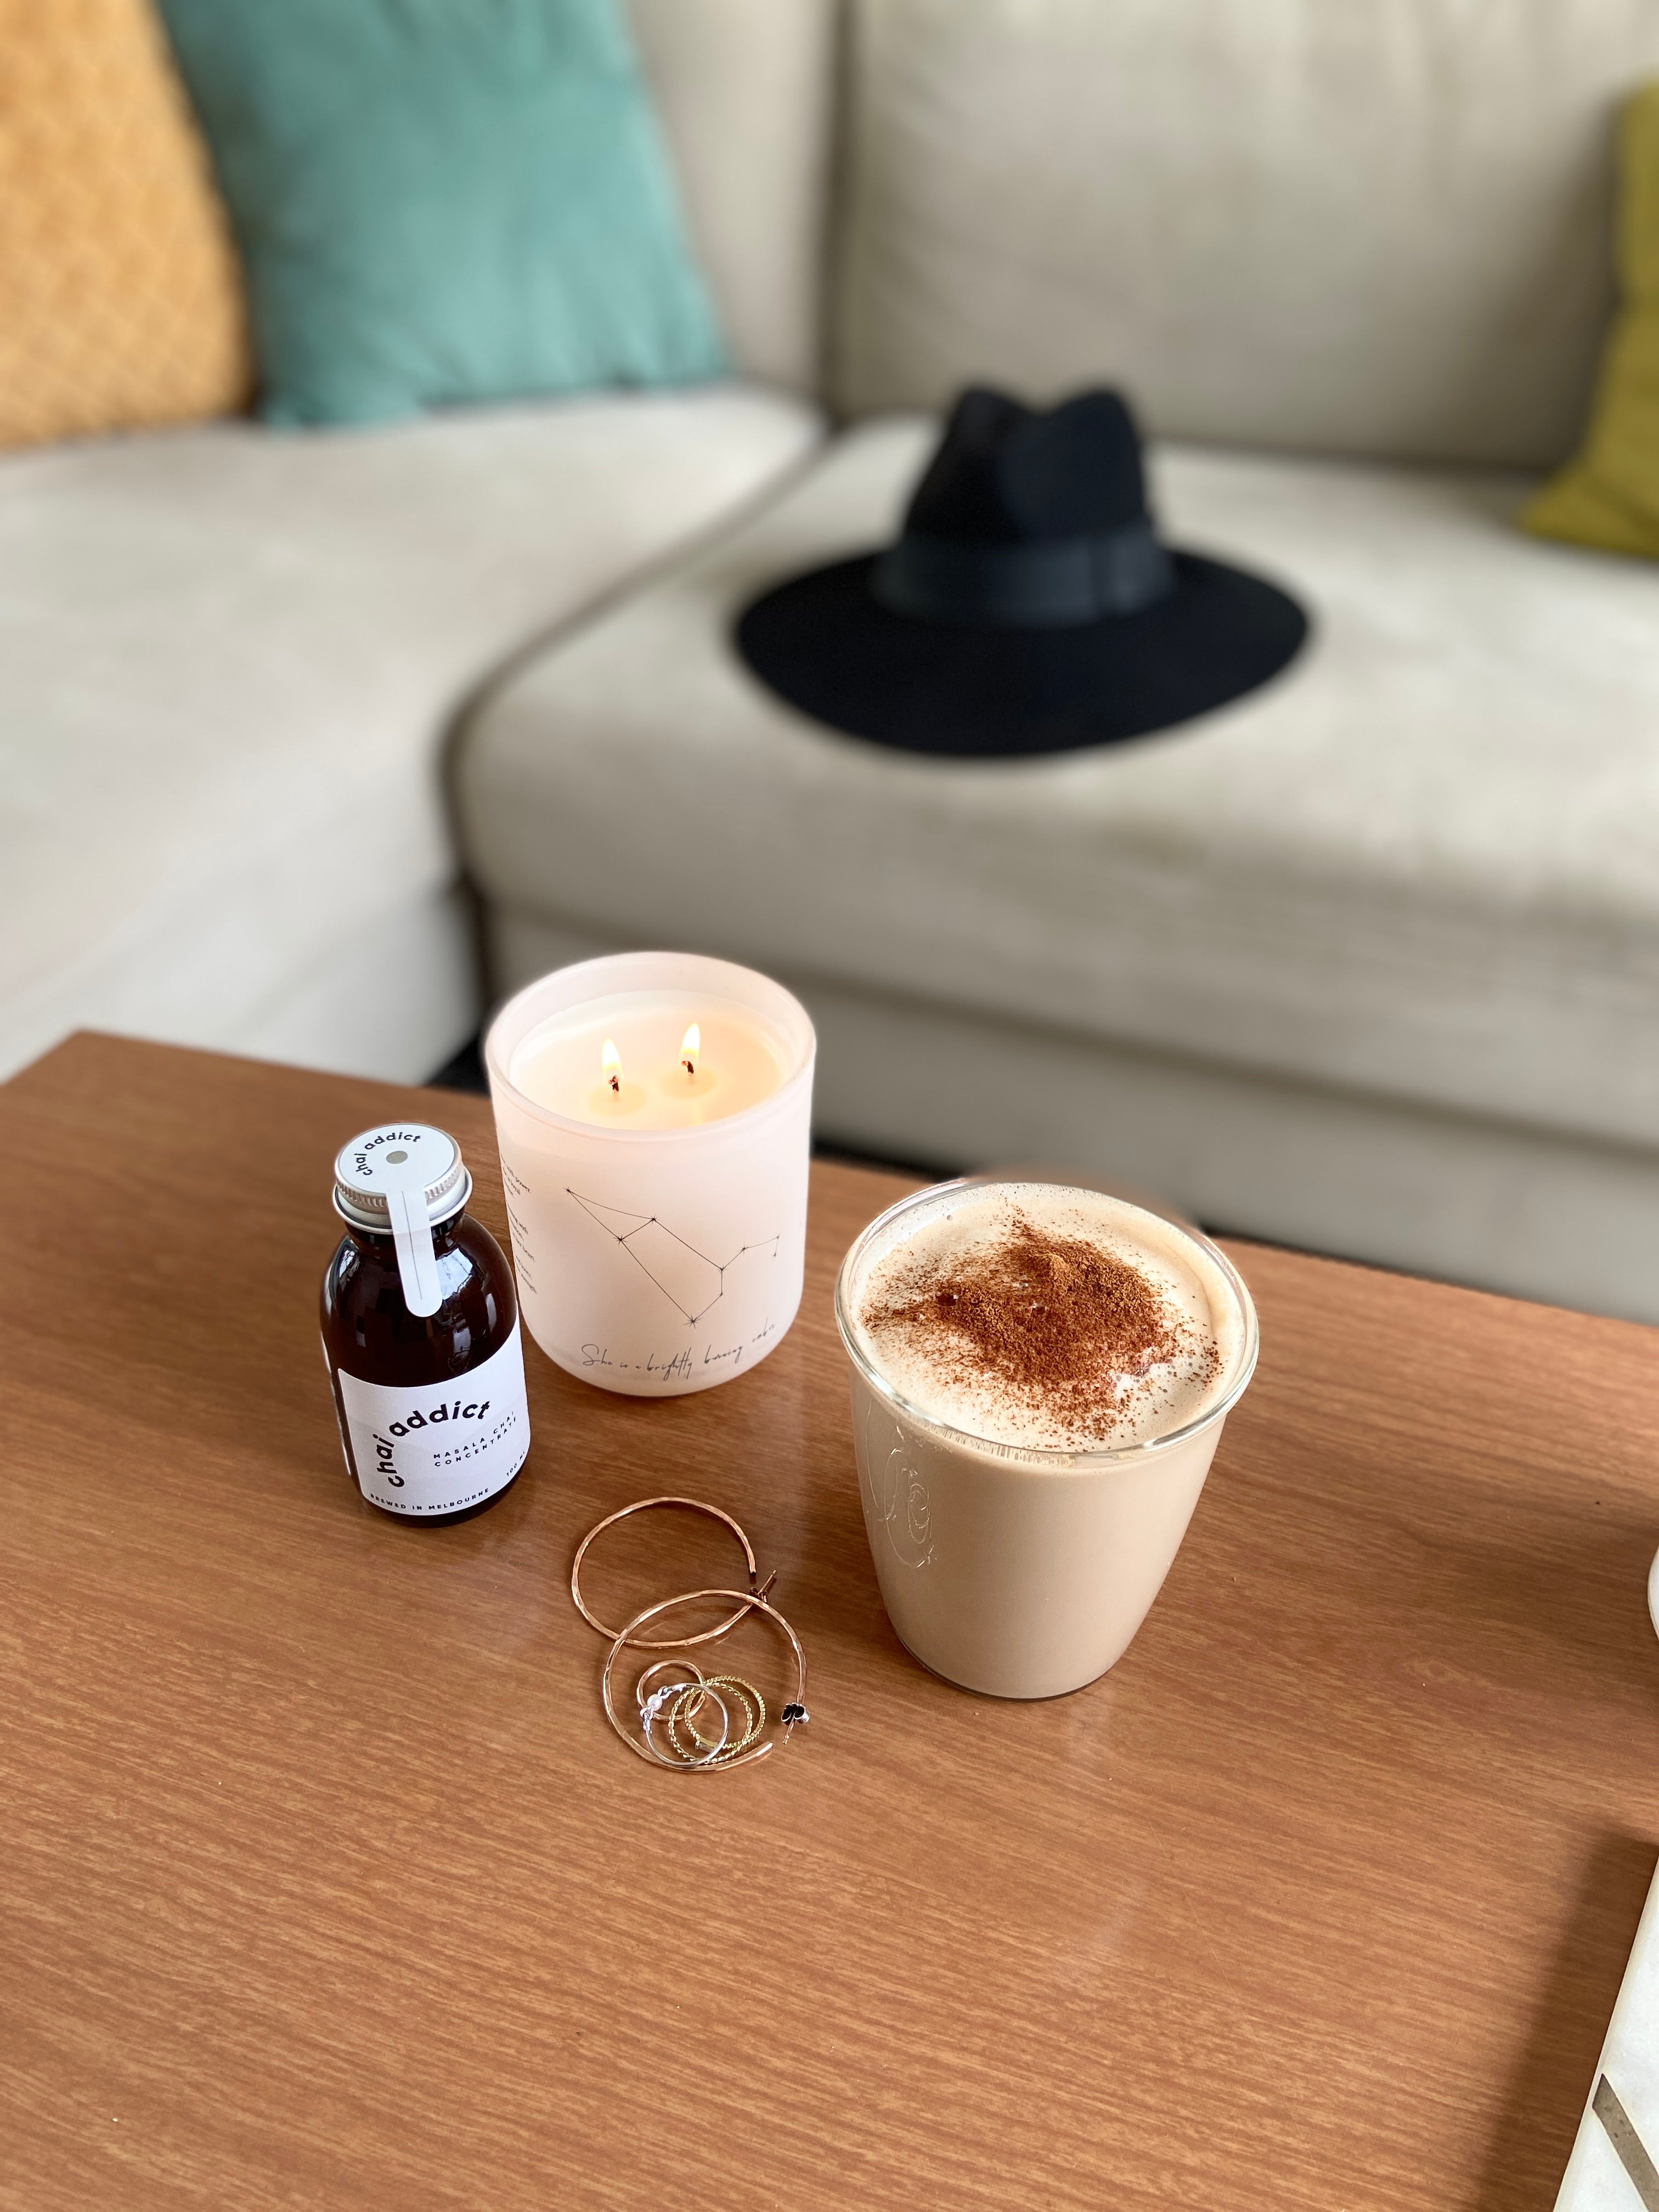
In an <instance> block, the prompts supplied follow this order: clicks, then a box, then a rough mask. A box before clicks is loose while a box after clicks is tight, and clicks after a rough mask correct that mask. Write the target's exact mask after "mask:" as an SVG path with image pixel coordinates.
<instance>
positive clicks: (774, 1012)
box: [484, 952, 815, 1397]
mask: <svg viewBox="0 0 1659 2212" xmlns="http://www.w3.org/2000/svg"><path fill="white" fill-rule="evenodd" d="M814 1052H815V1042H814V1039H813V1036H812V1025H811V1023H810V1022H809V1021H808V1020H807V1018H806V1015H805V1012H804V1011H803V1010H802V1008H801V1007H800V1006H799V1004H798V1003H797V1002H796V1000H794V999H793V998H792V997H791V996H790V994H788V992H787V991H786V990H784V989H783V988H782V987H781V986H780V985H778V984H776V983H774V982H771V981H769V980H768V979H767V978H766V977H765V976H763V975H755V974H754V973H753V972H752V970H750V969H746V968H738V967H734V966H733V965H732V964H731V963H729V962H726V961H722V960H705V959H701V958H697V957H694V956H692V955H690V954H686V953H656V952H637V953H623V954H618V955H617V957H614V958H612V959H607V960H588V961H584V962H582V963H580V964H579V965H578V966H575V967H573V968H565V969H560V970H559V971H558V973H557V974H556V975H546V976H544V977H543V978H542V980H541V981H540V982H538V983H532V985H530V986H529V987H528V988H527V989H526V990H523V991H521V992H520V994H518V996H517V997H516V998H515V999H513V1000H511V1001H510V1002H509V1003H508V1004H507V1006H504V1007H503V1008H502V1009H501V1012H500V1013H499V1014H498V1015H497V1016H496V1017H495V1020H494V1022H493V1023H492V1024H490V1029H489V1036H488V1038H487V1039H486V1042H485V1048H484V1057H485V1060H486V1063H487V1065H488V1067H489V1088H490V1095H491V1097H492V1098H493V1100H494V1102H495V1134H496V1139H497V1142H498V1143H499V1145H500V1147H501V1179H502V1183H503V1187H504V1188H505V1192H506V1196H507V1220H508V1223H509V1225H510V1227H511V1229H512V1232H513V1260H514V1263H515V1266H516V1269H517V1273H518V1279H519V1299H520V1309H521V1310H522V1313H523V1316H524V1322H525V1326H526V1328H527V1330H528V1331H529V1333H530V1334H531V1335H532V1337H533V1339H534V1340H535V1341H536V1342H537V1343H538V1345H540V1346H541V1348H542V1350H543V1351H544V1352H546V1353H547V1354H548V1356H549V1358H551V1359H554V1360H556V1362H557V1363H558V1364H559V1365H560V1366H561V1367H563V1368H565V1369H566V1370H568V1372H569V1373H571V1374H573V1375H579V1376H581V1377H582V1378H583V1380H584V1381H586V1382H590V1383H599V1385H600V1386H601V1387H602V1388H604V1389H610V1390H619V1391H624V1392H627V1393H629V1394H630V1395H635V1396H651V1397H664V1396H676V1395H680V1394H682V1393H684V1392H685V1391H688V1390H702V1389H707V1388H708V1386H709V1384H711V1383H724V1382H726V1381H729V1380H730V1378H731V1377H732V1376H734V1375H740V1374H742V1373H744V1371H745V1370H746V1369H748V1368H750V1367H751V1366H753V1365H754V1364H756V1362H757V1360H760V1359H763V1358H765V1356H766V1354H767V1353H768V1352H769V1351H770V1350H771V1349H772V1348H773V1346H775V1345H776V1344H777V1343H779V1342H781V1340H782V1337H783V1335H784V1333H785V1331H786V1330H787V1328H788V1327H789V1324H790V1322H792V1321H793V1319H794V1316H795V1311H796V1309H797V1307H798V1306H799V1304H800V1289H801V1274H802V1269H803V1265H804V1261H805V1243H806V1177H807V1163H808V1157H809V1152H810V1134H811V1095H812V1064H813V1056H814ZM688 1063H689V1065H688Z"/></svg>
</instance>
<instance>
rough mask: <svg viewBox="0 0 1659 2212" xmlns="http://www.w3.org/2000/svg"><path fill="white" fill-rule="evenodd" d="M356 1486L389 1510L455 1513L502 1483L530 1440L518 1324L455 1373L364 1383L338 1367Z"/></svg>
mask: <svg viewBox="0 0 1659 2212" xmlns="http://www.w3.org/2000/svg"><path fill="white" fill-rule="evenodd" d="M340 1396H341V1398H342V1400H343V1402H344V1405H345V1413H346V1425H347V1428H348V1429H349V1431H350V1440H351V1456H352V1458H353V1459H354V1460H355V1461H356V1463H357V1467H356V1473H357V1486H358V1488H359V1489H360V1490H361V1491H362V1493H363V1496H364V1497H365V1498H368V1499H369V1501H370V1502H371V1503H372V1504H375V1505H384V1506H385V1508H386V1511H387V1512H388V1513H406V1514H408V1515H410V1517H411V1518H413V1517H416V1516H425V1515H427V1514H429V1513H461V1512H464V1511H465V1510H466V1508H467V1507H468V1506H469V1505H479V1504H483V1500H484V1499H485V1498H493V1497H494V1496H495V1492H497V1491H498V1490H501V1489H504V1488H505V1487H506V1486H507V1484H508V1483H509V1482H511V1480H513V1476H514V1475H515V1474H517V1473H518V1471H519V1469H520V1468H521V1467H522V1466H523V1465H524V1459H525V1454H526V1452H527V1451H528V1450H529V1449H530V1409H529V1407H528V1406H527V1405H526V1402H525V1394H524V1348H523V1346H522V1345H521V1344H520V1340H519V1324H518V1323H517V1322H513V1334H512V1335H511V1336H509V1337H508V1339H507V1342H506V1343H505V1344H504V1345H503V1346H501V1350H500V1351H499V1352H491V1353H490V1355H489V1358H488V1359H486V1360H485V1361H484V1362H483V1365H482V1366H479V1367H473V1368H470V1369H469V1370H468V1371H467V1372H466V1373H465V1375H463V1376H460V1377H459V1380H454V1381H451V1382H448V1383H419V1384H416V1385H408V1384H400V1383H391V1384H388V1383H363V1382H360V1381H359V1380H358V1378H357V1376H355V1375H348V1374H347V1373H346V1371H345V1370H344V1368H342V1369H341V1370H340Z"/></svg>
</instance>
